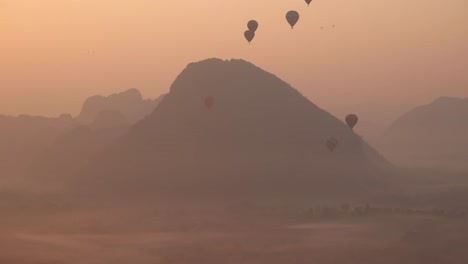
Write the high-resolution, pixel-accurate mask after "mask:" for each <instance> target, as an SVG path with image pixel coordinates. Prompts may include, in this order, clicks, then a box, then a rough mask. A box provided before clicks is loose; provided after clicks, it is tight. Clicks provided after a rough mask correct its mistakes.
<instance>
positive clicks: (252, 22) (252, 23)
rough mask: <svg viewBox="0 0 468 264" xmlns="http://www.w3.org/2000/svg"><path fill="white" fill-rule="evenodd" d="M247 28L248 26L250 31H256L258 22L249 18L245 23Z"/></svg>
mask: <svg viewBox="0 0 468 264" xmlns="http://www.w3.org/2000/svg"><path fill="white" fill-rule="evenodd" d="M247 28H248V29H249V30H250V31H252V32H255V31H257V28H258V22H257V21H255V20H250V21H249V22H248V23H247Z"/></svg>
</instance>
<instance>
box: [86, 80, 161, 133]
mask: <svg viewBox="0 0 468 264" xmlns="http://www.w3.org/2000/svg"><path fill="white" fill-rule="evenodd" d="M163 97H164V96H163V95H162V96H160V97H159V98H157V99H154V100H152V99H146V100H145V99H143V96H142V95H141V93H140V91H138V90H137V89H134V88H132V89H128V90H126V91H124V92H121V93H115V94H112V95H109V96H102V95H95V96H91V97H89V98H87V99H86V100H85V102H84V103H83V107H82V109H81V112H80V114H79V116H78V117H77V120H78V121H79V122H80V123H82V124H91V123H92V122H94V120H95V119H96V118H97V116H98V114H99V113H100V112H102V111H119V112H120V113H121V114H122V115H123V117H124V118H125V119H126V120H127V121H128V122H130V123H132V124H133V123H136V122H137V121H139V120H141V119H143V118H144V117H145V116H146V115H148V114H150V113H151V112H152V111H153V110H154V109H155V108H156V106H157V105H158V104H159V102H160V101H161V100H162V98H163Z"/></svg>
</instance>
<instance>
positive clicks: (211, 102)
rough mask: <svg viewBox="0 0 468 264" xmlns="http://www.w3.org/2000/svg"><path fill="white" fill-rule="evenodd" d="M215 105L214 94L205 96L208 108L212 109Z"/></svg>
mask: <svg viewBox="0 0 468 264" xmlns="http://www.w3.org/2000/svg"><path fill="white" fill-rule="evenodd" d="M213 105H214V97H213V96H207V97H206V98H205V106H206V107H207V108H208V109H211V108H212V107H213Z"/></svg>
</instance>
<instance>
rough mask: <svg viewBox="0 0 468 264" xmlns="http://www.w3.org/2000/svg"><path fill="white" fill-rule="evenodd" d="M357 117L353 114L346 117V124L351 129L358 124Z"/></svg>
mask: <svg viewBox="0 0 468 264" xmlns="http://www.w3.org/2000/svg"><path fill="white" fill-rule="evenodd" d="M358 120H359V119H358V117H357V115H355V114H350V115H347V116H346V124H348V126H349V127H350V128H351V129H352V128H353V127H354V126H355V125H356V124H357V122H358Z"/></svg>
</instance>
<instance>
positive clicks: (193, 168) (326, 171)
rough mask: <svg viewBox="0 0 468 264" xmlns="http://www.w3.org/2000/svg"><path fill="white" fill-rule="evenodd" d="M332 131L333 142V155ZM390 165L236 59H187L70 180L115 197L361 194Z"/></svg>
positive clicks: (347, 130)
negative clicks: (137, 116) (162, 90)
mask: <svg viewBox="0 0 468 264" xmlns="http://www.w3.org/2000/svg"><path fill="white" fill-rule="evenodd" d="M207 97H211V98H212V99H213V106H212V108H211V109H210V108H208V107H207V106H206V105H205V103H206V98H207ZM330 137H335V138H336V139H337V140H338V146H337V148H336V149H335V151H333V152H331V151H330V150H329V149H328V148H327V146H326V141H327V139H328V138H330ZM392 169H393V166H392V165H391V164H390V163H389V162H387V161H386V160H385V159H384V158H383V157H381V156H380V155H379V154H378V153H377V152H376V151H375V150H374V149H372V148H371V147H370V146H368V145H367V144H366V143H365V142H364V141H363V140H362V139H361V138H360V137H359V136H358V135H356V134H355V133H353V132H352V130H351V129H350V128H349V127H347V126H346V125H345V124H344V123H343V122H342V121H341V120H338V119H337V118H335V117H334V116H332V115H331V114H329V113H327V112H326V111H324V110H322V109H320V108H319V107H317V106H316V105H315V104H313V103H312V102H310V101H309V100H308V99H306V98H305V97H304V96H302V95H301V94H300V93H299V92H298V91H297V90H295V89H293V88H292V87H291V86H290V85H288V84H287V83H285V82H284V81H282V80H280V79H279V78H277V77H276V76H274V75H272V74H270V73H268V72H266V71H264V70H262V69H260V68H258V67H256V66H255V65H253V64H251V63H249V62H246V61H243V60H234V59H233V60H229V61H228V60H226V61H223V60H220V59H208V60H204V61H201V62H197V63H191V64H189V65H188V66H187V67H186V68H185V69H184V70H183V71H182V72H181V74H180V75H179V76H178V77H177V78H176V80H175V81H174V83H173V84H172V86H171V89H170V93H169V94H167V95H166V96H165V99H164V100H163V101H162V102H161V103H160V105H159V106H158V107H157V108H156V110H155V111H154V112H153V113H152V114H150V115H148V116H147V117H145V118H144V119H143V120H142V121H140V122H138V123H137V124H136V125H135V126H133V127H132V128H131V129H130V131H129V132H128V133H127V134H125V135H124V136H123V137H121V138H120V139H119V140H118V141H117V142H116V143H115V144H114V145H112V146H111V147H110V148H109V149H107V150H106V151H105V152H104V153H103V155H101V156H100V157H99V158H97V159H96V160H94V161H93V162H92V163H91V164H90V166H89V167H87V168H86V169H85V170H83V171H82V172H81V174H80V175H79V177H78V182H74V184H73V186H75V187H76V186H80V188H78V189H80V190H82V191H89V190H90V189H93V188H94V189H96V190H99V192H104V191H103V190H104V189H106V190H108V191H110V192H113V193H114V194H119V195H122V194H124V193H136V194H140V195H141V194H142V193H172V194H174V195H175V194H176V193H177V194H179V195H182V194H183V195H185V196H189V195H199V196H200V195H201V196H205V195H215V194H219V195H227V193H231V194H232V195H234V196H236V195H239V194H241V193H242V194H245V195H247V194H258V193H269V194H275V193H276V194H279V193H283V194H289V195H292V194H301V195H305V194H311V193H314V192H315V193H318V192H322V193H328V192H330V191H332V192H335V193H336V192H351V191H354V192H362V190H371V189H374V188H376V186H379V184H380V183H381V182H382V179H383V178H384V176H383V174H385V173H387V172H389V171H391V170H392Z"/></svg>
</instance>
